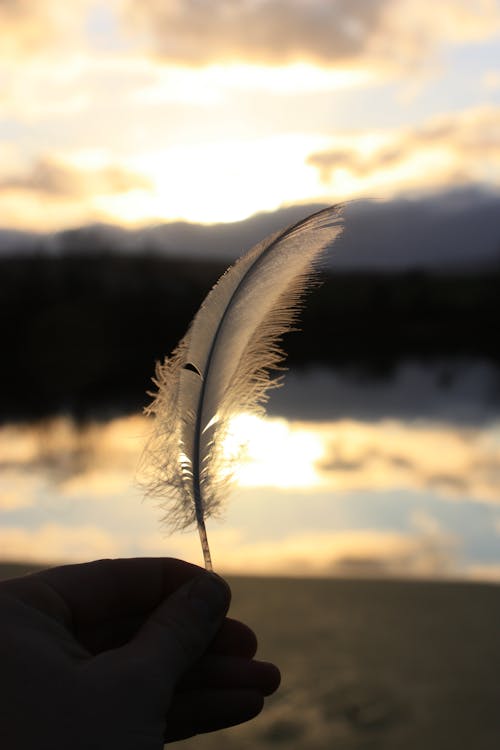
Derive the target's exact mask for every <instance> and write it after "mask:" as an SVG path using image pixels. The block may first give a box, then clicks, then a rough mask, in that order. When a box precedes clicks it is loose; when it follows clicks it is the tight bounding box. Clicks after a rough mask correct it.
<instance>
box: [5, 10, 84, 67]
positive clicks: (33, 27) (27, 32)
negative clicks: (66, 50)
mask: <svg viewBox="0 0 500 750" xmlns="http://www.w3.org/2000/svg"><path fill="white" fill-rule="evenodd" d="M89 5H90V0H74V2H72V3H68V4H66V3H60V2H58V1H57V0H3V2H0V28H1V29H2V38H1V41H0V60H1V59H9V58H16V57H18V58H20V59H25V58H26V56H28V57H32V56H36V55H38V54H39V53H41V52H49V53H51V52H53V51H54V49H55V48H56V47H61V46H63V45H66V46H67V47H70V45H71V37H72V36H73V34H74V33H76V32H77V30H78V27H79V25H81V23H82V19H83V18H84V15H85V12H86V11H87V10H88V7H89Z"/></svg>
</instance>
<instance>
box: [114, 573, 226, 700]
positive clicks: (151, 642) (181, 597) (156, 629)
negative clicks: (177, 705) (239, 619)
mask: <svg viewBox="0 0 500 750" xmlns="http://www.w3.org/2000/svg"><path fill="white" fill-rule="evenodd" d="M230 600H231V591H230V589H229V586H228V584H227V583H226V582H225V581H224V580H223V579H222V578H220V577H219V576H218V575H216V574H215V573H206V572H203V573H201V574H200V575H198V576H196V577H195V578H192V579H191V580H190V581H188V582H187V583H185V584H184V585H183V586H181V587H180V588H179V589H177V591H175V592H174V593H173V594H171V595H170V596H169V597H168V598H167V599H166V600H165V601H164V602H162V604H160V606H159V607H158V608H157V609H156V610H155V611H154V612H153V614H152V615H151V616H150V617H149V619H148V620H147V621H146V622H145V623H144V625H143V626H142V627H141V629H140V630H139V632H138V633H137V635H136V636H135V638H134V639H133V640H132V641H131V642H130V643H129V644H128V646H127V647H126V648H127V651H128V652H129V655H130V656H135V657H136V658H139V659H140V661H142V660H143V659H144V658H145V659H146V660H149V658H151V659H152V661H153V663H156V664H158V661H160V662H161V663H162V665H163V666H164V667H165V672H164V674H165V676H166V677H167V676H168V681H169V682H170V684H171V685H172V686H173V685H174V684H175V683H176V682H177V680H178V679H179V678H180V677H181V676H182V675H183V674H184V672H186V670H187V669H189V667H190V666H191V665H192V664H194V662H196V661H197V660H198V659H199V658H200V656H202V654H203V653H204V652H205V651H206V649H207V647H208V646H209V644H210V642H211V641H212V639H213V638H214V636H215V634H216V633H217V631H218V630H219V628H220V626H221V625H222V622H223V621H224V618H225V616H226V612H227V610H228V609H229V602H230Z"/></svg>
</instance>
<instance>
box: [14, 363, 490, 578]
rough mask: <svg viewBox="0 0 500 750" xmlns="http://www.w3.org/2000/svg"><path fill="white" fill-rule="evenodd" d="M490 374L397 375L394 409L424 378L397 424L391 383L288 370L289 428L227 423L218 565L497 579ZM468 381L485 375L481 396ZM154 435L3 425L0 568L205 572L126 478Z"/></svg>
mask: <svg viewBox="0 0 500 750" xmlns="http://www.w3.org/2000/svg"><path fill="white" fill-rule="evenodd" d="M484 367H485V366H484V365H483V366H476V370H473V368H472V369H471V367H469V368H466V367H465V368H463V369H462V374H461V375H460V373H459V374H458V375H455V376H454V380H453V383H451V384H450V383H449V382H446V383H444V384H443V380H442V373H441V374H439V373H437V374H436V372H434V374H433V375H432V373H429V372H427V373H425V374H424V372H423V370H422V368H420V370H419V368H418V367H415V366H414V367H413V371H412V370H411V367H409V366H406V367H405V368H403V369H402V370H401V371H400V373H399V375H398V377H396V378H395V380H393V381H392V384H391V387H392V393H391V394H390V398H391V399H392V403H393V405H394V404H397V403H398V400H401V399H402V394H404V393H407V390H408V384H409V382H413V384H414V386H416V383H417V382H420V391H419V395H418V397H417V396H416V400H417V401H418V400H419V399H420V400H422V399H423V395H422V393H423V391H424V390H425V389H424V388H423V387H422V383H423V382H424V381H425V378H427V401H426V402H425V403H426V404H427V408H426V409H422V414H421V415H420V418H419V419H416V418H415V415H411V416H410V412H411V410H410V409H409V407H407V409H406V410H401V411H402V414H400V415H399V416H398V415H397V413H396V412H397V409H395V408H392V409H391V408H389V406H388V400H387V399H388V398H389V395H388V390H387V388H388V386H387V385H383V384H380V383H366V382H365V384H364V385H363V386H362V385H361V384H360V383H359V382H357V383H354V384H353V383H352V382H351V383H350V385H348V384H344V386H342V383H341V378H340V376H339V375H334V374H332V373H330V374H329V376H328V374H327V373H325V372H324V371H319V370H318V371H311V372H309V373H307V374H305V375H303V376H299V375H298V374H292V376H291V378H290V379H289V382H288V383H287V386H286V388H284V389H282V391H281V393H280V392H278V397H277V398H275V399H274V403H273V404H272V409H273V411H274V412H276V411H281V413H282V414H287V416H286V417H285V416H281V417H272V418H268V419H265V420H263V419H259V418H255V417H249V416H247V415H240V417H239V418H238V419H236V420H235V422H234V424H233V428H232V437H231V441H230V443H228V451H234V450H235V449H236V446H238V445H239V444H240V443H241V442H242V441H245V442H246V449H245V453H244V456H243V459H242V461H241V463H240V464H239V466H238V470H237V478H238V485H239V489H238V490H236V492H235V493H234V498H233V499H232V500H231V502H230V503H229V504H228V508H227V512H226V519H225V522H224V523H212V524H211V527H210V536H211V541H212V546H213V551H214V556H215V558H216V561H217V564H218V566H219V567H220V568H221V569H223V570H230V571H239V572H248V573H250V572H256V573H273V572H279V573H285V574H286V573H289V574H301V573H302V574H318V575H325V574H339V573H341V574H356V575H384V574H390V575H393V574H401V575H424V576H426V575H438V576H444V575H458V576H464V575H469V576H476V577H480V578H499V579H500V493H499V490H498V487H499V486H500V409H498V408H497V407H496V406H495V404H496V400H495V399H494V398H493V394H494V389H493V387H492V384H493V383H494V382H495V381H494V379H495V373H494V372H493V371H492V372H487V371H485V369H484ZM474 377H475V378H476V380H477V378H478V377H479V378H480V379H482V387H481V388H477V390H475V391H474V389H473V388H472V386H471V383H472V381H473V379H474ZM440 378H441V380H440ZM486 381H488V382H489V383H490V386H491V387H490V389H489V390H488V389H486V392H485V388H484V384H485V382H486ZM346 383H347V381H346ZM430 383H432V384H433V385H432V387H430V385H429V384H430ZM342 387H344V391H343V396H344V397H345V396H346V389H348V388H350V390H351V394H353V393H354V392H355V391H356V389H357V390H358V391H360V393H361V392H362V396H361V395H360V398H359V399H358V400H356V403H357V404H358V407H357V408H358V412H359V411H360V409H361V407H360V404H362V405H364V411H365V414H364V415H362V414H360V413H358V414H357V415H356V414H355V416H354V417H353V414H352V413H350V412H353V413H355V412H356V409H354V408H352V409H350V408H349V404H348V401H349V400H348V399H347V398H344V400H343V402H342V404H339V401H338V398H339V394H340V393H342ZM381 388H383V389H385V393H386V395H385V397H384V398H385V400H384V398H382V397H381ZM443 388H444V389H445V394H446V395H445V396H444V397H443V399H442V400H440V399H439V398H438V397H437V395H436V393H437V392H438V391H439V389H443ZM370 389H371V395H370ZM433 389H434V390H433ZM434 391H436V392H434ZM336 396H337V398H336ZM370 399H371V401H370ZM280 403H281V406H280ZM453 403H455V404H456V413H457V419H452V416H451V415H452V413H453V411H452V404H453ZM321 404H322V405H323V409H322V411H321V412H320V413H317V410H318V408H319V406H320V405H321ZM293 406H295V411H296V412H298V416H299V418H292V416H291V413H293ZM376 407H378V410H379V414H378V415H377V416H375V411H376ZM414 408H415V407H413V409H414ZM308 410H309V414H308V413H307V412H308ZM342 410H344V413H341V412H342ZM311 413H312V414H313V416H314V417H315V418H311ZM348 413H349V415H348ZM149 429H150V426H149V424H148V423H147V421H146V420H145V419H144V418H143V417H140V416H134V417H126V418H120V419H114V420H112V421H109V422H105V423H93V424H88V425H86V426H84V427H77V426H76V425H75V424H74V423H72V422H71V421H70V420H67V419H61V418H60V419H54V420H51V421H47V422H45V423H43V424H38V425H33V426H24V427H23V426H14V425H7V426H4V427H3V428H1V429H0V469H1V472H0V522H1V528H0V557H2V558H9V559H20V560H21V559H23V560H26V559H32V560H43V561H50V562H53V561H58V560H81V559H88V558H92V557H102V556H119V555H124V556H128V555H151V554H172V555H176V556H182V557H187V558H188V559H193V560H194V561H196V562H199V560H200V553H199V550H198V540H197V538H196V535H192V534H179V535H175V536H172V537H165V535H164V534H162V533H161V530H160V529H159V524H158V518H159V516H160V512H159V511H158V509H157V508H155V507H154V506H153V505H152V504H151V503H143V502H141V493H140V490H139V489H138V488H137V486H136V484H135V481H134V474H135V470H136V467H137V465H138V460H139V457H140V453H141V451H142V448H143V446H144V443H145V441H146V437H147V434H148V432H149Z"/></svg>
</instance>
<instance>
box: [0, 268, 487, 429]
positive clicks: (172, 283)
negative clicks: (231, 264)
mask: <svg viewBox="0 0 500 750" xmlns="http://www.w3.org/2000/svg"><path fill="white" fill-rule="evenodd" d="M223 270H224V267H223V266H221V265H220V264H219V263H215V262H209V261H207V262H200V261H186V260H174V259H167V258H162V257H159V256H155V255H134V256H130V255H127V256H123V255H121V256H120V255H112V254H107V253H103V254H98V253H93V254H92V255H88V254H84V253H72V254H71V255H67V256H66V255H63V256H57V257H56V256H49V255H46V254H44V255H39V256H33V257H24V258H17V259H16V258H12V257H11V258H4V259H2V260H0V314H1V331H2V339H1V340H2V358H1V368H0V417H1V419H2V420H3V421H5V420H12V419H33V418H39V417H44V416H47V415H51V414H57V413H70V414H72V415H73V416H75V417H76V418H78V419H86V418H89V417H92V418H99V417H106V416H109V415H111V414H116V413H121V412H128V411H133V410H137V409H140V408H142V407H143V406H144V405H145V403H147V400H148V398H147V396H146V391H147V390H148V389H149V388H150V387H151V376H152V373H153V369H154V363H155V361H156V360H158V359H161V358H163V356H164V355H165V354H167V353H169V352H170V351H171V349H172V348H173V347H174V346H175V344H176V343H177V341H178V340H179V338H180V337H181V336H182V335H183V334H184V332H185V330H186V327H187V325H188V323H189V322H190V320H191V318H192V316H193V315H194V313H195V312H196V310H197V308H198V306H199V304H200V302H201V301H202V299H203V297H204V296H205V294H206V293H207V291H208V289H209V288H210V287H211V285H212V284H213V283H214V282H215V281H216V280H217V278H218V276H219V275H220V274H221V273H222V271H223ZM499 292H500V272H496V273H490V274H486V273H482V274H481V273H479V274H475V275H459V274H457V275H446V276H445V275H428V274H425V273H422V272H408V273H404V274H374V273H359V272H358V273H351V274H337V275H335V276H326V277H324V282H323V284H322V285H321V286H320V287H319V288H316V289H314V290H313V291H312V292H311V294H310V295H309V297H308V299H307V304H306V306H305V310H304V312H303V314H302V318H301V320H302V324H301V328H302V331H301V333H300V334H299V333H293V334H290V335H289V336H288V337H287V342H286V349H287V351H288V354H289V357H288V363H289V364H293V365H297V364H309V363H322V364H326V365H332V366H336V367H356V368H359V369H363V370H368V371H369V372H370V373H371V374H372V375H378V376H383V375H384V374H386V373H388V372H390V370H391V368H392V367H393V366H394V365H395V364H396V363H397V362H398V361H400V360H401V359H403V358H416V359H433V358H441V357H451V358H454V357H485V358H488V359H491V360H495V361H497V362H500V347H499V344H498V342H499V340H500V336H499V334H500V293H499Z"/></svg>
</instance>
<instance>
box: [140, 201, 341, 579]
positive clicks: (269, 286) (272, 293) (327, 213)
mask: <svg viewBox="0 0 500 750" xmlns="http://www.w3.org/2000/svg"><path fill="white" fill-rule="evenodd" d="M341 229H342V222H341V216H340V209H339V208H338V207H332V208H327V209H324V210H322V211H318V212H317V213H315V214H313V215H312V216H309V217H307V218H306V219H304V220H302V221H299V222H298V223H296V224H294V225H293V226H291V227H288V228H287V229H284V230H282V231H280V232H276V233H275V234H273V235H271V236H270V237H268V238H266V239H265V240H263V241H262V242H260V243H259V244H258V245H256V246H255V247H253V248H252V249H251V250H250V251H249V252H248V253H246V254H245V255H243V256H242V257H241V258H240V259H239V260H238V261H237V262H236V263H235V264H234V265H233V266H232V267H230V268H229V269H228V270H227V271H226V272H225V274H224V275H223V276H222V277H221V278H220V279H219V281H218V282H217V284H216V285H215V286H214V287H213V288H212V290H211V291H210V292H209V294H208V295H207V297H206V298H205V301H204V302H203V304H202V305H201V307H200V309H199V311H198V312H197V314H196V316H195V317H194V319H193V321H192V323H191V325H190V327H189V329H188V332H187V333H186V335H185V336H184V338H183V339H182V341H181V342H180V343H179V344H178V346H177V348H176V349H175V351H174V352H173V354H172V355H171V357H167V358H166V359H165V361H164V362H163V363H162V364H160V363H158V364H157V367H156V374H155V378H154V379H153V382H154V383H155V385H156V386H157V389H158V390H157V392H156V393H155V394H150V395H152V396H153V397H154V400H153V402H152V403H151V404H150V405H149V406H148V407H147V408H146V413H147V414H151V415H154V416H155V427H154V431H153V435H152V437H151V439H150V441H149V443H148V446H147V447H146V451H145V455H144V459H143V462H144V463H143V469H144V472H145V473H144V484H145V489H146V493H147V495H149V496H153V497H156V498H160V500H161V504H162V507H163V509H164V512H165V516H164V520H165V522H166V523H167V525H168V526H169V527H170V528H171V529H172V530H173V529H183V528H187V527H188V526H190V525H192V524H194V523H196V524H197V527H198V531H199V535H200V540H201V546H202V550H203V557H204V561H205V566H206V568H207V569H208V570H212V561H211V556H210V549H209V545H208V539H207V533H206V527H205V519H206V518H208V517H209V516H211V515H214V514H217V512H218V511H220V509H221V506H222V503H223V500H224V498H225V496H226V494H227V490H228V485H229V484H230V471H228V470H227V466H224V461H225V459H224V452H223V444H224V437H225V435H226V434H227V428H228V422H229V419H230V418H231V416H233V415H234V414H235V413H237V412H243V411H244V412H252V413H262V411H263V404H264V403H265V401H266V400H267V394H268V391H269V389H270V388H271V387H275V386H276V385H279V384H280V383H279V381H280V378H277V379H276V378H274V380H273V379H271V374H270V372H271V371H272V370H276V369H282V368H281V367H280V365H281V363H282V361H283V359H284V353H283V351H282V349H281V348H280V341H281V337H282V336H283V334H284V333H286V332H287V331H289V330H291V329H292V328H293V326H294V324H295V323H296V320H297V315H298V311H299V310H300V303H301V300H302V298H303V296H304V293H305V291H306V290H307V288H308V287H309V286H310V284H311V281H312V279H313V278H314V272H315V269H316V266H317V261H318V259H319V257H320V256H321V254H322V253H323V251H324V250H326V249H327V248H328V247H329V246H330V245H331V244H332V243H333V241H334V240H335V238H336V237H337V236H338V235H339V233H340V232H341Z"/></svg>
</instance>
